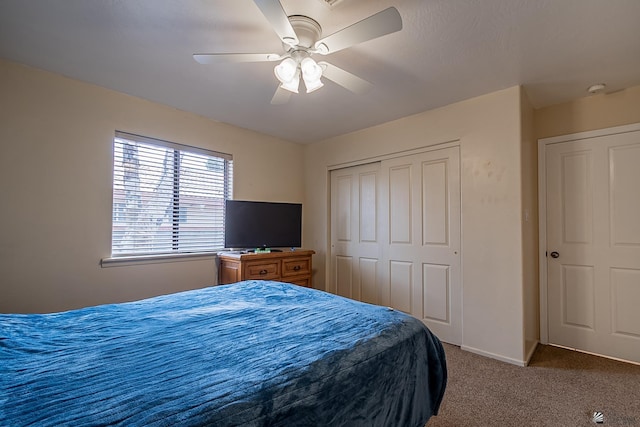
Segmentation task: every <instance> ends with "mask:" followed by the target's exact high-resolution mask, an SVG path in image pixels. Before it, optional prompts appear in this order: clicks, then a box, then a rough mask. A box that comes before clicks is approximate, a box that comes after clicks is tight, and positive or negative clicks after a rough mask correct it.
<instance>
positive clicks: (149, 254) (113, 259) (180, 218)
mask: <svg viewBox="0 0 640 427" xmlns="http://www.w3.org/2000/svg"><path fill="white" fill-rule="evenodd" d="M117 139H124V140H129V141H133V142H136V143H142V144H147V145H151V146H153V147H158V148H161V149H162V148H164V149H169V150H173V153H172V155H171V164H169V168H171V170H172V173H171V174H170V177H169V179H170V186H168V187H169V188H171V189H172V192H171V196H170V199H169V200H170V204H169V206H168V209H167V211H169V210H170V213H169V216H168V218H170V223H171V243H170V246H171V249H170V250H167V251H158V252H155V251H140V252H138V253H136V252H127V253H114V243H115V240H114V239H115V234H114V227H115V226H116V222H117V220H118V217H119V216H120V215H122V212H120V211H119V210H117V209H116V208H120V205H121V202H120V201H119V200H117V199H116V197H115V188H116V179H117V178H116V150H115V148H116V143H117V142H116V140H117ZM111 149H112V156H111V172H112V174H111V216H110V218H111V232H110V237H111V241H110V251H111V254H110V256H108V257H105V258H102V260H101V266H102V267H108V266H113V265H123V264H125V265H126V264H136V263H140V262H144V263H157V262H171V261H184V260H185V259H190V258H201V257H213V256H215V255H216V253H217V252H219V251H220V250H222V249H224V248H223V247H220V248H218V247H215V248H214V247H212V248H211V250H201V249H199V248H198V249H195V250H193V251H189V250H188V249H187V250H181V249H180V246H179V243H180V242H182V243H183V244H185V243H187V245H188V241H187V242H185V241H182V240H180V239H179V238H178V237H179V236H178V234H177V233H180V231H179V227H180V224H181V223H183V222H184V221H185V215H186V212H187V205H185V204H181V203H180V197H181V194H180V185H181V183H180V173H184V170H185V166H184V165H182V164H181V162H182V155H183V154H185V153H186V154H194V155H198V156H207V157H213V158H216V159H220V160H223V161H224V166H223V171H222V179H221V180H220V181H218V182H219V183H220V184H221V188H222V191H223V199H222V200H223V206H222V209H223V211H222V227H224V223H225V220H226V218H225V215H226V213H225V212H224V202H225V201H226V200H228V199H232V193H233V156H232V155H231V154H227V153H222V152H218V151H215V150H209V149H204V148H200V147H193V146H189V145H185V144H179V143H175V142H171V141H166V140H162V139H158V138H152V137H147V136H143V135H137V134H133V133H129V132H122V131H118V130H116V131H115V134H114V136H113V139H112V145H111ZM123 157H124V156H123ZM192 170H195V169H192ZM218 188H220V187H218ZM218 194H219V193H218ZM223 233H224V231H223ZM222 239H223V241H224V234H223V237H222ZM196 240H197V239H196Z"/></svg>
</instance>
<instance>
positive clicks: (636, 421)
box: [427, 344, 640, 427]
mask: <svg viewBox="0 0 640 427" xmlns="http://www.w3.org/2000/svg"><path fill="white" fill-rule="evenodd" d="M445 351H446V353H447V364H448V372H449V382H448V385H447V390H446V393H445V396H444V400H443V402H442V406H441V407H440V413H439V415H438V416H436V417H433V418H432V419H431V420H429V422H428V423H427V427H444V426H446V427H453V426H455V427H464V426H504V427H508V426H554V427H558V426H571V427H573V426H596V425H602V426H639V427H640V366H638V365H633V364H629V363H623V362H617V361H613V360H609V359H605V358H602V357H597V356H591V355H587V354H583V353H578V352H574V351H569V350H565V349H560V348H557V347H552V346H543V345H539V346H538V348H537V349H536V352H535V354H534V356H533V358H532V360H531V363H530V365H529V366H528V367H525V368H523V367H518V366H514V365H511V364H508V363H504V362H500V361H497V360H493V359H489V358H486V357H482V356H479V355H476V354H473V353H469V352H466V351H462V350H460V348H459V347H455V346H452V345H448V344H445ZM594 411H600V412H602V413H603V414H604V422H603V423H602V424H595V423H594V422H593V421H592V416H593V413H594Z"/></svg>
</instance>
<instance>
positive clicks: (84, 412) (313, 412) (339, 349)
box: [0, 281, 447, 427]
mask: <svg viewBox="0 0 640 427" xmlns="http://www.w3.org/2000/svg"><path fill="white" fill-rule="evenodd" d="M446 379H447V371H446V362H445V354H444V350H443V347H442V345H441V343H440V341H439V340H438V338H437V337H435V336H434V335H433V334H432V333H431V332H430V331H429V330H428V329H427V328H426V327H425V326H424V324H423V323H422V322H420V321H419V320H417V319H415V318H413V317H411V316H409V315H406V314H404V313H402V312H399V311H396V310H392V309H389V308H387V307H380V306H375V305H369V304H365V303H361V302H357V301H352V300H349V299H346V298H342V297H339V296H336V295H333V294H329V293H326V292H322V291H318V290H313V289H306V288H302V287H299V286H295V285H290V284H285V283H279V282H268V281H246V282H239V283H235V284H231V285H222V286H216V287H210V288H205V289H199V290H194V291H187V292H181V293H176V294H171V295H165V296H160V297H155V298H150V299H146V300H141V301H136V302H129V303H122V304H111V305H102V306H97V307H89V308H84V309H79V310H73V311H67V312H62V313H52V314H0V425H2V426H27V425H37V426H62V425H73V426H89V425H91V426H97V425H123V426H124V425H126V426H139V425H145V426H147V425H149V426H367V427H370V426H410V427H422V426H424V424H425V423H426V422H427V420H428V419H429V418H430V417H431V416H432V415H434V414H437V411H438V408H439V406H440V402H441V400H442V398H443V395H444V390H445V386H446Z"/></svg>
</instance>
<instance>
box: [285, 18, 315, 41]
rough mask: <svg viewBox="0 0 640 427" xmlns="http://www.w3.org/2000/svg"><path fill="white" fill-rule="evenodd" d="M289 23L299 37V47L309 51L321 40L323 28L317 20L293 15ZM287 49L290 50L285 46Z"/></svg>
mask: <svg viewBox="0 0 640 427" xmlns="http://www.w3.org/2000/svg"><path fill="white" fill-rule="evenodd" d="M289 22H290V23H291V26H292V27H293V30H294V31H295V32H296V35H297V36H298V46H299V47H303V48H307V49H309V48H312V47H313V45H314V44H315V43H316V42H317V41H318V40H320V36H321V35H322V27H321V26H320V24H318V22H317V21H316V20H314V19H311V18H309V17H308V16H304V15H291V16H289ZM285 49H287V50H288V49H289V46H287V45H285Z"/></svg>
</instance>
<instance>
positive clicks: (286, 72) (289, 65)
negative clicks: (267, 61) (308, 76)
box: [273, 58, 300, 84]
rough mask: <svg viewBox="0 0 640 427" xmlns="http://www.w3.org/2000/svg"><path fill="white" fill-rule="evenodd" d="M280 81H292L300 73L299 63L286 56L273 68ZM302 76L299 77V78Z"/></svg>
mask: <svg viewBox="0 0 640 427" xmlns="http://www.w3.org/2000/svg"><path fill="white" fill-rule="evenodd" d="M273 72H274V73H275V75H276V77H277V78H278V80H280V83H282V84H286V83H289V82H291V81H292V80H293V79H294V78H295V76H296V74H297V73H298V63H297V62H296V61H294V60H293V59H291V58H286V59H285V60H284V61H282V62H281V63H279V64H278V65H276V66H275V67H274V68H273ZM299 78H300V77H298V79H299Z"/></svg>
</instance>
